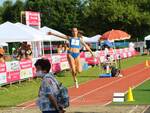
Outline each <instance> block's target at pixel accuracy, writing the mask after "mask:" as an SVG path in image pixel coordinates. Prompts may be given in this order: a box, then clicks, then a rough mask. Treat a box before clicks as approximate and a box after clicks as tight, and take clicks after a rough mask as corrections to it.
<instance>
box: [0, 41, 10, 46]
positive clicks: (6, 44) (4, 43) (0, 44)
mask: <svg viewBox="0 0 150 113" xmlns="http://www.w3.org/2000/svg"><path fill="white" fill-rule="evenodd" d="M0 46H8V43H6V42H0Z"/></svg>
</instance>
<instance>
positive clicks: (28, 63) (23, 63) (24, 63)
mask: <svg viewBox="0 0 150 113" xmlns="http://www.w3.org/2000/svg"><path fill="white" fill-rule="evenodd" d="M20 68H21V69H27V68H32V61H31V60H24V61H20Z"/></svg>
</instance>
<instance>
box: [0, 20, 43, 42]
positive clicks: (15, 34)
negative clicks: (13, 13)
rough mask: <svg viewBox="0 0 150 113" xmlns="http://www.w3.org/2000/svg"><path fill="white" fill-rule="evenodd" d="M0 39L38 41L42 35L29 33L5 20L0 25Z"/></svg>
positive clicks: (4, 40)
mask: <svg viewBox="0 0 150 113" xmlns="http://www.w3.org/2000/svg"><path fill="white" fill-rule="evenodd" d="M0 40H1V42H23V41H40V40H42V36H41V35H36V34H32V33H29V32H28V31H27V30H24V29H21V28H20V27H18V26H17V25H15V24H13V23H10V22H5V23H3V24H1V25H0Z"/></svg>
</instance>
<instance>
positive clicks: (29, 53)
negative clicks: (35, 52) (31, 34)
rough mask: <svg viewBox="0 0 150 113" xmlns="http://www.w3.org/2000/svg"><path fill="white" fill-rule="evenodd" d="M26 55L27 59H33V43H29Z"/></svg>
mask: <svg viewBox="0 0 150 113" xmlns="http://www.w3.org/2000/svg"><path fill="white" fill-rule="evenodd" d="M26 57H27V59H29V60H31V59H32V49H31V45H27V49H26Z"/></svg>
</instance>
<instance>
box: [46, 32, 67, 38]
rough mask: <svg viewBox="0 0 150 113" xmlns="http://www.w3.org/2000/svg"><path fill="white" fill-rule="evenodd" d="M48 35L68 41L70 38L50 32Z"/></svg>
mask: <svg viewBox="0 0 150 113" xmlns="http://www.w3.org/2000/svg"><path fill="white" fill-rule="evenodd" d="M48 35H54V36H57V37H60V38H63V39H66V40H68V39H69V36H67V35H64V36H63V35H59V34H55V33H52V32H48Z"/></svg>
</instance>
